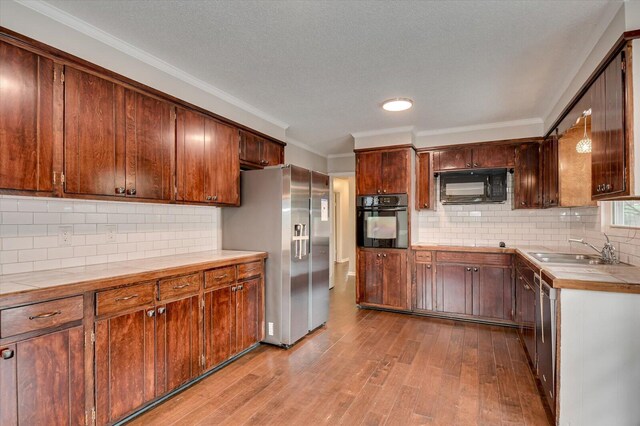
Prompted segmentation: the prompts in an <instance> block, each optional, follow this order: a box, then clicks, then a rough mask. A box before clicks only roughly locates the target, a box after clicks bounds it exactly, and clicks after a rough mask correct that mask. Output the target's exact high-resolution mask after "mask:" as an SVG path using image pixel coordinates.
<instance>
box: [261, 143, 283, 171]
mask: <svg viewBox="0 0 640 426" xmlns="http://www.w3.org/2000/svg"><path fill="white" fill-rule="evenodd" d="M261 151H262V155H261V161H260V164H261V165H262V166H264V167H269V166H276V165H278V164H282V162H283V161H284V155H283V154H284V147H283V146H282V145H280V144H278V143H275V142H271V141H268V140H265V139H263V140H262V146H261Z"/></svg>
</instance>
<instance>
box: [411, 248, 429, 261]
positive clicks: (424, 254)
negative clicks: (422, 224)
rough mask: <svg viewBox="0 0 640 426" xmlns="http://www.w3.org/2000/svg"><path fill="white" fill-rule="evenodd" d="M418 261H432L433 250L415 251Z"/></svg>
mask: <svg viewBox="0 0 640 426" xmlns="http://www.w3.org/2000/svg"><path fill="white" fill-rule="evenodd" d="M415 253H416V254H415V259H416V262H422V263H431V252H430V251H421V250H418V251H416V252H415Z"/></svg>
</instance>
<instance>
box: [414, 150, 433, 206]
mask: <svg viewBox="0 0 640 426" xmlns="http://www.w3.org/2000/svg"><path fill="white" fill-rule="evenodd" d="M434 200H435V188H434V178H433V173H432V171H431V153H430V152H419V153H418V154H417V155H416V208H417V209H418V210H423V209H425V210H426V209H432V208H434Z"/></svg>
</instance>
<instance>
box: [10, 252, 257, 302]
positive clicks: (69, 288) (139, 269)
mask: <svg viewBox="0 0 640 426" xmlns="http://www.w3.org/2000/svg"><path fill="white" fill-rule="evenodd" d="M266 256H267V254H266V253H264V252H257V251H234V250H216V251H204V252H197V253H185V254H179V255H173V256H163V257H154V258H149V259H138V260H127V261H124V262H113V263H103V264H98V265H91V266H81V267H75V268H63V269H54V270H49V271H38V272H25V273H21V274H11V275H2V276H0V298H2V299H5V298H8V297H9V296H11V297H13V296H16V295H20V294H23V293H32V292H38V293H42V292H45V291H46V292H52V291H55V293H56V294H55V295H56V296H57V295H58V294H59V293H64V295H67V294H69V293H70V292H76V293H79V292H82V291H87V290H92V289H99V287H107V286H109V285H117V284H118V283H119V282H123V281H126V280H127V279H132V280H137V281H145V280H152V279H157V278H159V277H161V276H167V275H172V274H182V273H190V272H195V271H197V270H203V269H208V268H215V267H218V266H224V265H225V264H230V263H238V262H242V261H243V260H247V261H251V260H256V259H260V258H265V257H266ZM89 286H90V287H89ZM60 295H62V294H60ZM0 305H1V304H0Z"/></svg>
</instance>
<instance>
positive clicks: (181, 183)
mask: <svg viewBox="0 0 640 426" xmlns="http://www.w3.org/2000/svg"><path fill="white" fill-rule="evenodd" d="M204 120H205V117H204V116H203V115H202V114H198V113H196V112H193V111H188V110H185V109H181V108H179V109H178V112H177V123H176V134H177V138H176V180H177V182H176V184H177V189H178V193H177V198H178V200H180V201H192V202H200V203H202V202H206V196H205V164H206V159H205V134H204V132H205V126H204Z"/></svg>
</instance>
